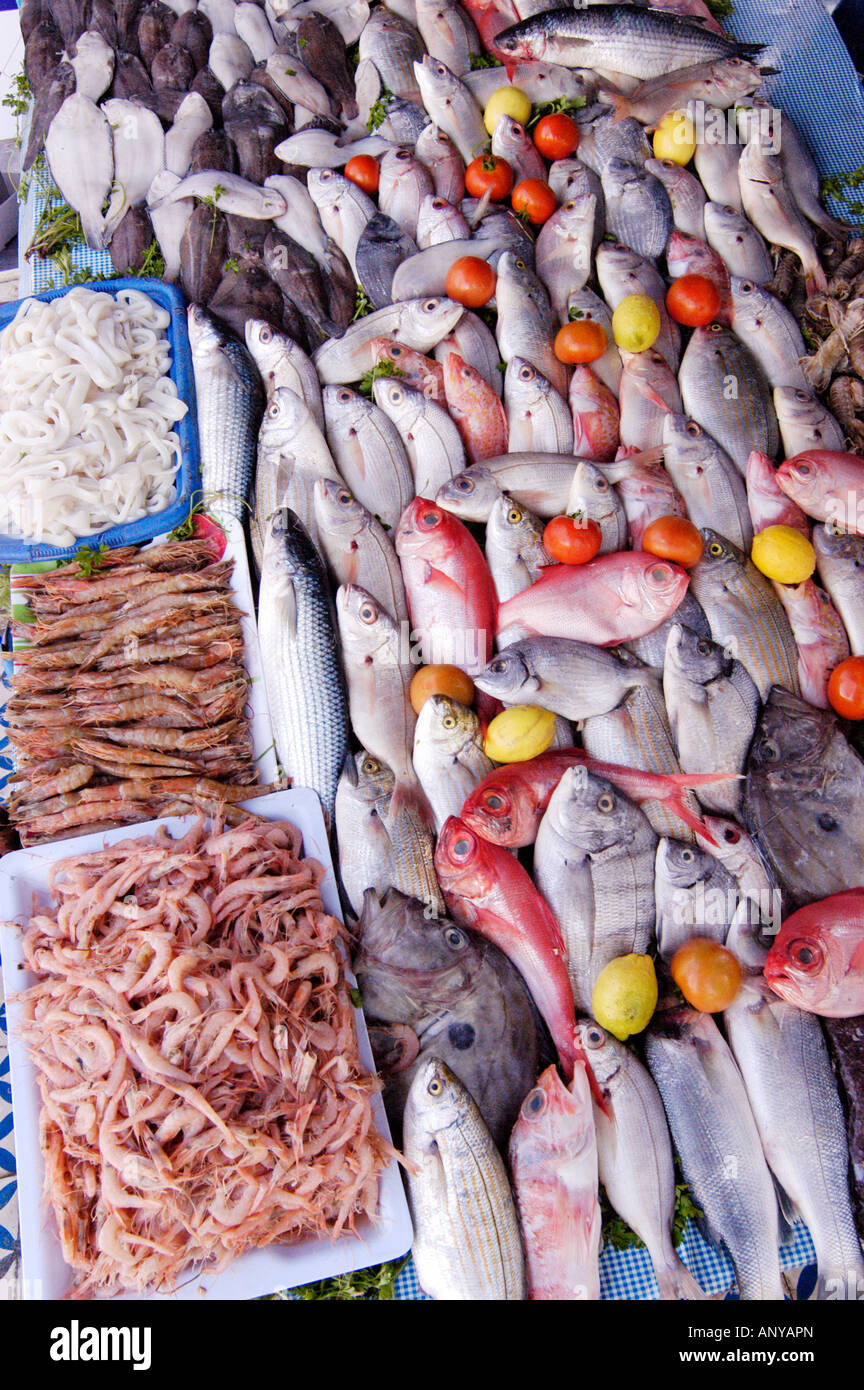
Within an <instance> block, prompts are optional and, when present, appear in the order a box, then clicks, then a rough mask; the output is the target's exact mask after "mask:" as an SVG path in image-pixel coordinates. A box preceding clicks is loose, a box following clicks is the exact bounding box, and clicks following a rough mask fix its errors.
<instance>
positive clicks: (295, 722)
mask: <svg viewBox="0 0 864 1390" xmlns="http://www.w3.org/2000/svg"><path fill="white" fill-rule="evenodd" d="M258 634H259V637H260V640H261V661H262V666H263V670H264V685H265V688H266V691H267V704H268V706H269V709H270V717H271V720H272V724H273V738H274V741H275V744H276V755H277V757H278V759H279V762H280V764H281V767H282V771H283V772H284V773H285V775H286V776H288V777H290V778H291V780H292V782H293V785H294V786H295V787H311V788H312V789H313V791H315V792H317V794H318V796H319V798H320V800H321V804H322V806H323V808H324V812H325V814H326V816H327V817H328V823H329V824H331V825H332V823H333V814H334V810H335V798H336V784H337V782H338V780H339V773H340V770H341V767H342V763H343V760H344V758H345V753H346V749H347V745H348V701H347V697H346V693H345V685H344V680H343V676H342V665H341V661H340V659H339V639H338V635H337V630H336V620H335V615H334V612H333V602H332V599H331V598H330V590H329V586H328V583H327V576H326V574H325V572H324V566H323V565H322V563H321V560H320V559H319V556H318V553H317V551H316V549H315V547H314V545H313V544H312V541H311V540H310V538H309V535H308V532H307V531H306V530H305V528H304V527H303V526H302V524H301V522H300V521H299V519H298V517H297V516H296V515H295V513H294V512H292V511H290V510H289V509H288V508H287V507H283V508H280V509H279V510H278V511H277V512H276V513H275V514H274V515H273V516H272V517H271V519H270V521H269V523H268V526H267V537H266V540H265V543H264V556H263V560H262V564H261V586H260V591H259V597H258Z"/></svg>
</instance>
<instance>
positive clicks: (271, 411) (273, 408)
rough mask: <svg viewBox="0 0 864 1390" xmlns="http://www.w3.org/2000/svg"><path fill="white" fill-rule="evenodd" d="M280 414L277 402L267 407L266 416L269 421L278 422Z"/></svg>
mask: <svg viewBox="0 0 864 1390" xmlns="http://www.w3.org/2000/svg"><path fill="white" fill-rule="evenodd" d="M280 413H281V407H280V405H279V402H278V401H273V402H271V404H270V405H269V406H268V407H267V414H268V415H269V417H270V419H271V420H278V418H279V415H280Z"/></svg>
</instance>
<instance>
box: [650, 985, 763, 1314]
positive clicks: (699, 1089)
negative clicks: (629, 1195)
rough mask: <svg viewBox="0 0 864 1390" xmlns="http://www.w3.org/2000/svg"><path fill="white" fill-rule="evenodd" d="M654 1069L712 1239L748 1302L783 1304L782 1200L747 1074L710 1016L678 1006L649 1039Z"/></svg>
mask: <svg viewBox="0 0 864 1390" xmlns="http://www.w3.org/2000/svg"><path fill="white" fill-rule="evenodd" d="M645 1057H646V1061H647V1063H648V1069H649V1071H650V1072H651V1075H652V1077H653V1078H654V1081H655V1083H656V1085H657V1089H658V1090H659V1092H660V1095H661V1096H662V1098H663V1106H664V1108H665V1110H666V1118H667V1119H668V1121H669V1128H670V1129H671V1131H672V1139H673V1142H674V1145H675V1150H676V1152H677V1153H678V1156H679V1158H680V1160H681V1167H682V1170H683V1173H684V1177H685V1178H686V1180H687V1184H688V1186H689V1187H690V1190H691V1192H692V1193H693V1199H694V1201H695V1202H697V1203H698V1205H699V1206H700V1207H701V1208H702V1210H703V1212H704V1216H705V1222H706V1225H707V1227H708V1230H709V1231H710V1234H711V1237H712V1239H713V1240H714V1241H715V1242H716V1243H718V1244H719V1243H721V1242H722V1244H723V1245H724V1246H725V1248H726V1250H727V1251H728V1254H729V1257H730V1259H731V1261H732V1264H733V1265H734V1267H735V1276H736V1279H737V1283H738V1294H739V1297H740V1298H741V1299H742V1300H746V1301H749V1300H751V1299H755V1300H771V1299H776V1300H778V1301H782V1299H783V1297H784V1292H783V1281H782V1278H781V1275H780V1260H779V1255H778V1245H779V1229H778V1218H777V1198H776V1195H775V1191H774V1185H773V1183H772V1181H771V1174H770V1172H769V1170H768V1165H767V1163H766V1162H765V1157H764V1155H763V1153H762V1145H761V1142H760V1138H759V1131H758V1129H757V1128H756V1122H755V1120H754V1118H753V1112H752V1111H751V1109H750V1103H749V1101H748V1099H747V1092H746V1090H745V1088H744V1082H743V1080H742V1078H741V1073H740V1072H739V1071H738V1068H737V1067H736V1065H735V1060H734V1058H733V1056H732V1053H731V1051H730V1049H729V1047H728V1046H727V1044H726V1043H725V1042H724V1040H723V1038H722V1036H721V1033H720V1030H719V1028H718V1027H717V1024H716V1023H715V1022H714V1020H713V1018H712V1017H711V1015H710V1014H705V1013H697V1012H696V1010H695V1009H690V1008H687V1007H680V1008H676V1007H672V1008H670V1009H667V1010H664V1011H662V1012H658V1013H656V1014H655V1015H654V1018H653V1019H652V1021H651V1023H650V1024H649V1026H648V1030H647V1032H646V1034H645Z"/></svg>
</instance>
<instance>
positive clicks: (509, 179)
mask: <svg viewBox="0 0 864 1390" xmlns="http://www.w3.org/2000/svg"><path fill="white" fill-rule="evenodd" d="M512 187H513V170H512V169H511V168H510V165H509V164H508V163H507V160H506V159H499V157H498V155H497V154H481V155H478V156H477V158H476V159H472V160H471V163H470V164H469V165H468V168H467V169H466V170H465V189H466V192H468V193H470V195H471V197H472V198H482V197H483V194H484V193H485V192H486V190H487V189H489V190H490V196H491V197H492V198H494V200H495V202H496V203H498V202H500V201H501V199H502V198H506V197H507V194H508V193H509V192H510V189H511V188H512Z"/></svg>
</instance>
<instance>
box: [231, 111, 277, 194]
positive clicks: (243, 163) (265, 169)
mask: <svg viewBox="0 0 864 1390" xmlns="http://www.w3.org/2000/svg"><path fill="white" fill-rule="evenodd" d="M285 129H286V127H285V126H284V125H274V124H273V122H272V121H261V120H256V119H255V118H254V117H253V116H244V117H242V118H235V119H233V120H230V121H226V122H225V130H226V131H227V133H228V135H229V137H230V139H231V143H232V145H233V146H234V148H235V150H236V151H237V163H238V166H239V175H240V177H241V178H244V179H248V180H249V182H250V183H257V184H263V183H265V182H266V181H267V179H268V178H271V177H272V176H273V175H274V174H279V173H281V172H282V164H281V162H280V161H279V159H278V157H277V155H276V146H277V144H279V142H280V140H281V139H282V137H283V135H284V133H285Z"/></svg>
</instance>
